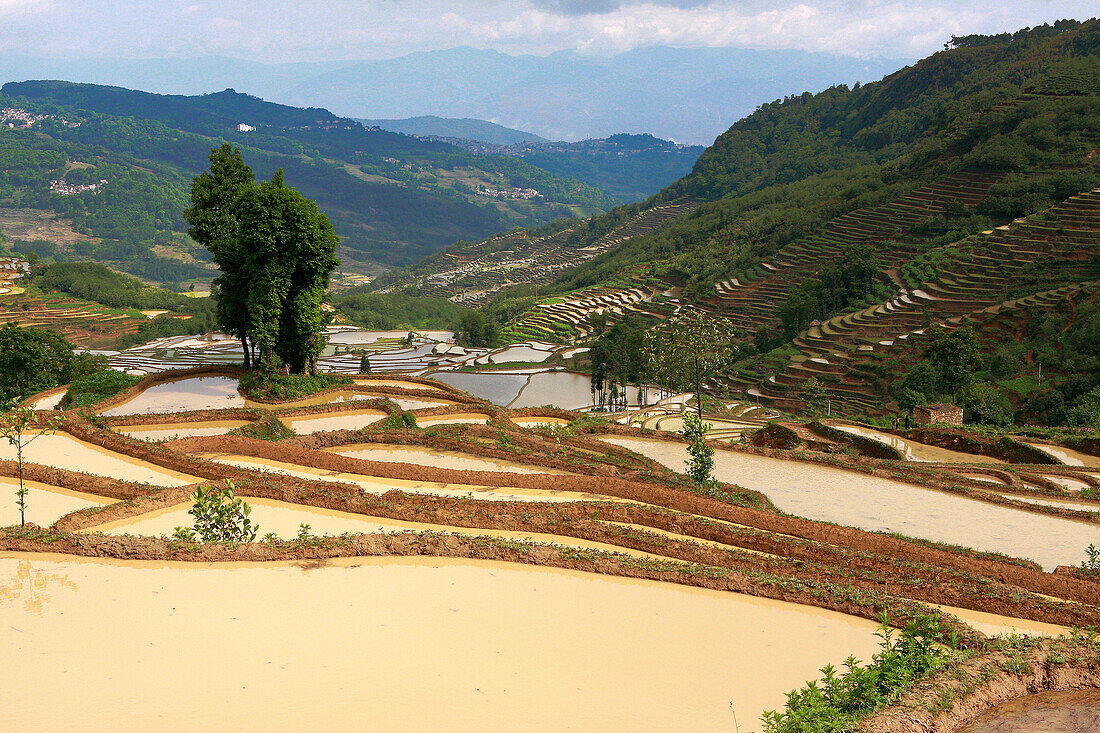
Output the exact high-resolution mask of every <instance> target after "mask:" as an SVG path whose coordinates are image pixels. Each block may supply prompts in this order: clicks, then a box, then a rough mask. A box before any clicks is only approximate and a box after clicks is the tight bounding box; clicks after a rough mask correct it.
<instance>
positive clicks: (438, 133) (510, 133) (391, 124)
mask: <svg viewBox="0 0 1100 733" xmlns="http://www.w3.org/2000/svg"><path fill="white" fill-rule="evenodd" d="M359 122H362V123H363V124H364V125H366V126H367V127H380V128H382V129H383V130H389V131H390V132H400V133H403V134H405V135H417V136H419V137H438V138H454V139H458V140H473V141H475V142H480V143H488V144H489V145H518V144H519V143H546V142H550V141H549V140H547V139H546V138H543V137H539V136H538V135H535V134H533V133H530V132H524V131H523V130H513V129H512V128H510V127H505V126H504V125H498V124H496V123H495V122H489V121H487V120H475V119H473V118H470V117H464V118H463V119H460V120H458V119H453V118H449V117H436V116H435V115H422V116H420V117H406V118H404V119H400V120H367V119H361V120H359Z"/></svg>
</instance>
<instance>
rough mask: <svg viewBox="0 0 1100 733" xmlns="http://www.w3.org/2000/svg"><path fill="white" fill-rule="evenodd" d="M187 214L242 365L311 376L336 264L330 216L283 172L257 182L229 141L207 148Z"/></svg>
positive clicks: (219, 311)
mask: <svg viewBox="0 0 1100 733" xmlns="http://www.w3.org/2000/svg"><path fill="white" fill-rule="evenodd" d="M184 216H185V217H186V218H187V221H188V223H190V225H191V229H190V231H189V234H190V235H191V238H192V239H194V240H195V241H196V242H198V243H200V244H202V245H203V246H205V247H206V248H207V249H208V250H210V253H211V254H212V255H213V260H214V262H215V263H216V264H217V265H218V267H219V269H220V270H221V274H220V275H219V276H218V278H217V279H215V280H214V283H213V287H212V294H213V297H214V298H215V299H216V301H217V318H218V323H219V325H220V326H221V328H223V329H225V331H226V332H227V333H230V334H232V335H234V336H235V337H237V338H238V339H239V340H240V342H241V345H242V347H243V349H244V354H245V365H246V366H256V367H259V368H262V369H264V370H265V371H268V372H271V371H274V370H275V369H276V368H278V367H279V366H283V367H285V369H286V370H287V371H289V372H291V373H295V374H303V373H309V374H316V373H317V358H318V356H320V354H321V350H322V349H323V348H324V341H323V338H322V330H323V328H324V325H325V322H324V314H323V312H322V309H321V302H322V299H323V298H324V295H325V291H326V289H327V288H328V285H329V277H330V274H331V272H332V270H333V269H334V268H335V267H336V266H337V265H339V260H337V259H336V246H337V243H338V242H339V239H338V237H337V236H336V233H335V232H334V231H333V228H332V224H331V223H330V222H329V220H328V217H326V216H325V215H324V214H323V213H321V211H320V209H318V208H317V205H316V204H315V203H313V202H312V201H310V200H309V199H307V198H305V197H304V196H302V195H301V194H300V193H298V191H296V190H294V189H293V188H290V187H288V186H287V185H286V183H285V181H284V180H283V173H282V171H281V170H279V171H276V173H275V175H274V177H272V179H271V180H270V181H265V182H262V183H257V182H256V179H255V176H254V174H253V172H252V169H251V168H250V167H249V166H248V165H246V164H245V162H244V160H243V159H242V158H241V152H240V149H239V148H237V149H234V148H232V147H230V146H229V145H228V144H224V145H222V146H221V147H220V148H216V149H214V150H213V151H212V152H211V153H210V169H209V170H208V171H206V172H204V173H202V174H201V175H199V176H198V177H196V178H195V180H194V183H193V184H192V186H191V207H190V208H189V209H187V210H186V211H185V212H184Z"/></svg>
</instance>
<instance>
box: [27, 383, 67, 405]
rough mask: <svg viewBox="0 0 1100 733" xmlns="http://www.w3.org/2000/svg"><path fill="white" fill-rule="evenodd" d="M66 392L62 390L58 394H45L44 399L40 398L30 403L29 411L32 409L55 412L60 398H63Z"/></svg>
mask: <svg viewBox="0 0 1100 733" xmlns="http://www.w3.org/2000/svg"><path fill="white" fill-rule="evenodd" d="M66 391H67V390H66V389H64V388H62V389H61V390H60V391H58V392H53V394H47V395H46V396H44V397H40V398H39V399H37V400H35V401H34V402H32V403H31V409H34V410H56V409H57V406H58V404H60V402H61V400H62V398H64V397H65V392H66Z"/></svg>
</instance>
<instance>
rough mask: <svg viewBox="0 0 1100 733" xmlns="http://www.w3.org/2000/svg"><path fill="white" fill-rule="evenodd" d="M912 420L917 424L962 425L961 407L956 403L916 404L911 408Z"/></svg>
mask: <svg viewBox="0 0 1100 733" xmlns="http://www.w3.org/2000/svg"><path fill="white" fill-rule="evenodd" d="M913 422H915V423H916V424H917V425H931V424H932V423H943V424H946V425H962V424H963V408H961V407H959V406H958V405H917V406H916V407H914V408H913Z"/></svg>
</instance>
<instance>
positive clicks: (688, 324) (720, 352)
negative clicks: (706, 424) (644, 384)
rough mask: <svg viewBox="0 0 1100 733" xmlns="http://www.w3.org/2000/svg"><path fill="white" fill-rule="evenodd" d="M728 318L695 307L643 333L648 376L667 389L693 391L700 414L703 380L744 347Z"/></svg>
mask: <svg viewBox="0 0 1100 733" xmlns="http://www.w3.org/2000/svg"><path fill="white" fill-rule="evenodd" d="M740 335H741V334H740V332H739V331H738V330H737V329H736V328H734V327H733V326H732V325H731V324H730V323H729V322H728V321H726V320H724V319H720V318H713V317H711V316H707V315H706V314H704V313H702V312H700V311H697V310H687V311H684V312H682V313H680V314H679V315H677V316H674V317H673V318H672V319H670V321H669V322H668V323H667V324H666V325H665V326H664V327H662V328H660V329H657V330H655V331H651V332H650V333H648V334H647V335H646V345H645V361H646V364H648V367H649V375H650V376H651V377H652V378H653V379H654V380H655V381H656V382H657V384H659V385H660V386H662V387H664V388H665V389H668V390H673V391H692V392H694V393H695V402H696V411H697V413H698V416H699V417H700V418H702V416H703V383H704V382H705V381H706V380H708V379H711V378H712V377H714V376H715V375H716V374H718V372H719V370H721V369H722V368H723V367H725V366H728V365H729V364H730V363H732V361H733V360H734V358H735V357H736V356H738V355H740V354H741V353H742V351H743V350H744V349H745V348H747V347H746V345H745V344H742V343H739V342H738V341H737V339H738V337H739V336H740Z"/></svg>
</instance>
